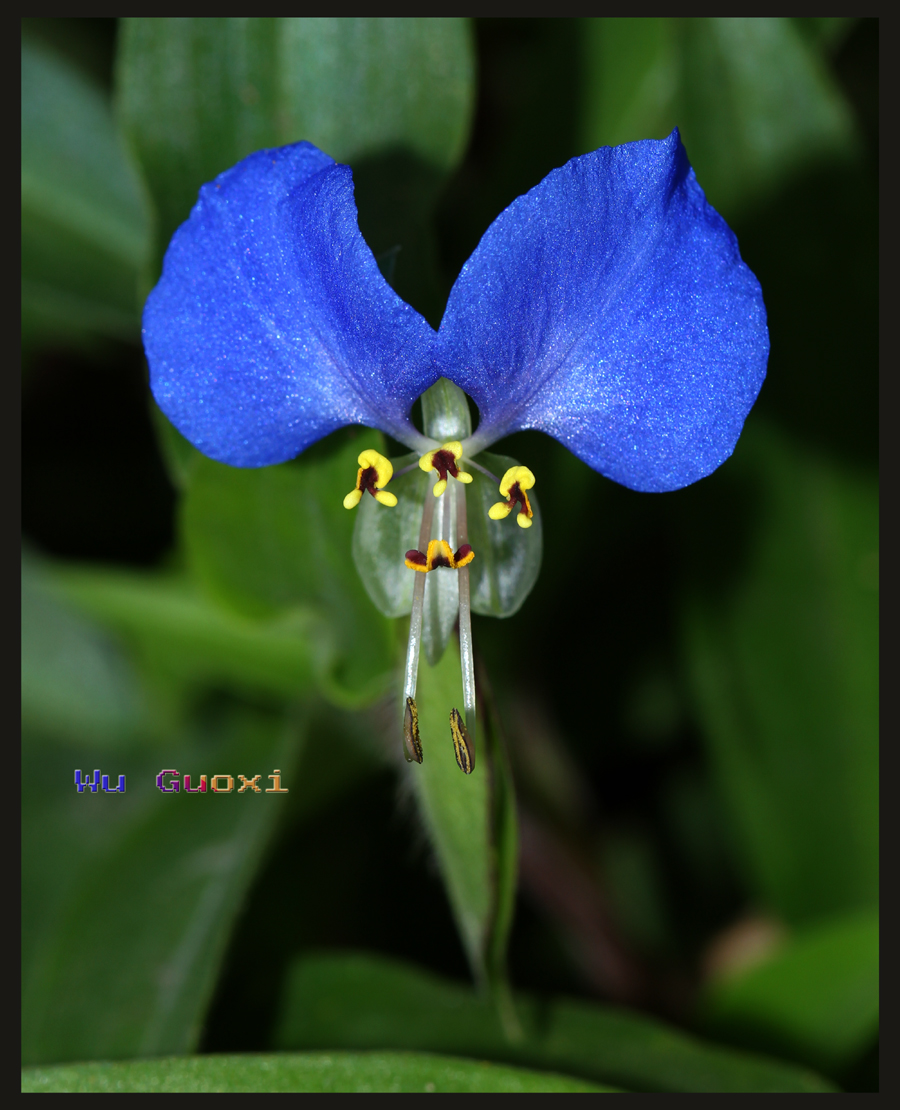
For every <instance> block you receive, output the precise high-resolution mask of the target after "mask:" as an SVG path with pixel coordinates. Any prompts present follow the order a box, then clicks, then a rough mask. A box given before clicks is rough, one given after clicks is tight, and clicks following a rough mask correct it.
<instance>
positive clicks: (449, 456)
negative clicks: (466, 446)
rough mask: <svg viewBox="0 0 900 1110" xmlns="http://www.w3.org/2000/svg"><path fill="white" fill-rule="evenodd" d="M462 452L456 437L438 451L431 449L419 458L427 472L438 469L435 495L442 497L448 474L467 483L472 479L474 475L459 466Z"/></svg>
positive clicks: (420, 466) (421, 465) (421, 468)
mask: <svg viewBox="0 0 900 1110" xmlns="http://www.w3.org/2000/svg"><path fill="white" fill-rule="evenodd" d="M462 453H463V452H462V444H461V443H460V442H459V440H458V439H454V440H451V441H450V442H449V443H445V444H444V446H443V447H438V448H437V450H436V451H429V452H428V454H427V455H423V456H422V457H421V459H419V469H420V470H424V471H425V473H426V474H427V473H428V471H429V470H436V471H437V474H438V481H437V482H436V483H435V486H434V496H435V497H440V496H441V494H442V493H443V492H444V490H445V489H446V488H447V475H448V474H449V475H450V477H451V478H456V480H457V481H459V482H463V483H464V484H465V485H468V483H469V482H471V481H472V475H471V474H467V473H466V472H465V471H464V470H460V469H459V467H458V466H457V463H458V462H459V460H460V459H461V458H462Z"/></svg>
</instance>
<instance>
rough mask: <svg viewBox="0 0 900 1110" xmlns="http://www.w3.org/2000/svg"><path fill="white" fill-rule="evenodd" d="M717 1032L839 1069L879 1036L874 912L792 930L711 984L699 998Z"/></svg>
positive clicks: (720, 1034) (823, 1068) (818, 1064)
mask: <svg viewBox="0 0 900 1110" xmlns="http://www.w3.org/2000/svg"><path fill="white" fill-rule="evenodd" d="M703 1009H704V1011H705V1024H706V1025H707V1027H708V1028H709V1029H710V1031H712V1032H715V1033H716V1034H717V1035H719V1036H722V1035H725V1036H728V1037H729V1038H730V1039H736V1040H739V1041H740V1042H741V1043H745V1044H750V1045H751V1046H753V1047H755V1048H761V1049H768V1050H770V1051H778V1052H780V1053H782V1054H785V1053H787V1054H790V1056H791V1057H792V1058H794V1059H797V1060H802V1061H803V1062H804V1063H807V1064H810V1065H811V1066H813V1067H816V1068H821V1069H822V1070H824V1071H827V1072H835V1071H840V1070H841V1069H842V1068H844V1067H846V1066H847V1065H849V1064H852V1063H853V1062H854V1061H855V1060H856V1059H857V1058H858V1057H859V1056H861V1055H862V1053H863V1052H864V1051H865V1050H866V1049H867V1048H869V1046H870V1045H871V1044H872V1042H873V1041H874V1040H875V1038H876V1037H877V1035H878V912H877V910H868V911H863V912H861V913H860V912H857V913H853V914H844V915H841V916H839V917H837V918H832V919H829V920H827V921H823V922H821V923H819V924H817V925H814V926H811V927H810V928H808V929H805V930H802V931H799V932H797V933H796V934H795V935H794V936H793V937H792V938H791V939H790V940H789V941H788V943H787V944H786V945H785V946H784V947H783V948H781V949H780V950H779V951H777V952H776V953H775V955H774V956H773V957H772V958H770V959H769V960H768V961H766V962H765V963H764V964H761V965H757V966H754V967H752V968H750V969H749V970H747V971H745V972H743V973H742V974H739V975H738V976H737V977H735V978H729V979H726V980H724V981H721V982H718V983H713V984H712V985H711V986H710V988H709V989H708V991H707V994H706V998H705V1000H704V1003H703Z"/></svg>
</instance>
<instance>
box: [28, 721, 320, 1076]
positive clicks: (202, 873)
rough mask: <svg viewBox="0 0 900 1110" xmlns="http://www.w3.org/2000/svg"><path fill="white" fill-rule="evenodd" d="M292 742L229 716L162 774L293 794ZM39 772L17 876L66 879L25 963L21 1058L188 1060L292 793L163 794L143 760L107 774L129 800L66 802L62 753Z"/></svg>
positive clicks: (290, 731)
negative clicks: (47, 784)
mask: <svg viewBox="0 0 900 1110" xmlns="http://www.w3.org/2000/svg"><path fill="white" fill-rule="evenodd" d="M300 738H301V733H300V731H299V730H298V728H297V727H296V726H295V727H291V728H288V727H286V726H285V723H284V722H283V721H281V720H280V719H278V718H275V719H271V718H270V719H267V718H265V717H262V716H259V715H256V716H254V715H253V714H246V715H243V716H241V715H237V714H235V715H233V716H231V717H230V718H229V720H228V722H227V724H226V725H224V726H220V727H219V728H217V729H216V743H215V744H214V745H210V744H206V745H197V746H194V747H192V748H184V747H181V748H178V749H175V750H172V751H170V752H169V753H168V754H167V756H166V757H165V760H166V762H165V767H168V768H173V769H177V770H179V771H181V772H182V773H183V772H191V773H192V774H193V776H194V783H195V785H196V784H197V781H198V777H199V775H200V774H201V773H205V774H207V776H210V783H211V776H212V775H214V774H218V773H222V774H230V775H231V776H232V777H233V778H234V779H235V781H237V775H238V773H243V774H245V775H247V776H253V775H255V774H257V773H261V774H262V775H263V776H266V775H267V774H268V773H269V772H270V771H271V770H272V769H273V767H277V768H280V769H282V771H283V772H284V779H285V781H283V784H282V785H284V786H287V787H288V789H290V787H289V780H290V769H291V768H292V767H293V765H294V761H295V758H296V754H297V751H298V745H299V742H300ZM156 758H157V759H159V758H160V757H159V756H157V757H156ZM57 764H61V766H59V767H57ZM43 766H44V768H45V769H46V768H51V769H53V771H54V772H55V773H53V774H51V782H53V783H55V784H57V785H55V786H54V787H53V788H52V789H51V792H50V794H49V795H44V796H40V797H34V798H28V799H26V821H25V836H24V846H23V847H24V860H25V867H24V870H25V872H26V873H27V874H29V875H30V876H31V877H32V882H34V881H35V877H36V876H39V875H41V874H42V873H47V874H48V875H49V876H50V879H51V881H52V876H53V874H54V873H55V871H56V870H57V868H55V866H54V864H55V861H56V859H57V857H60V858H65V859H66V860H68V861H69V865H72V864H74V865H75V867H76V871H75V873H74V874H69V875H68V876H67V879H68V886H67V889H66V896H65V897H64V898H63V899H62V902H61V904H57V905H56V907H55V910H54V913H53V915H52V918H51V920H50V921H49V922H48V923H44V922H42V923H41V925H42V926H43V925H45V924H46V927H45V928H43V931H42V933H41V935H40V937H39V938H38V939H37V941H36V942H35V944H34V945H33V951H32V955H31V960H30V962H29V964H28V965H27V966H26V967H25V973H24V983H23V1058H24V1059H25V1061H26V1062H38V1061H47V1060H52V1061H64V1060H79V1059H84V1058H85V1057H87V1058H91V1057H94V1058H96V1057H103V1058H107V1059H109V1058H116V1057H127V1056H135V1055H157V1054H160V1053H165V1052H189V1051H191V1050H192V1049H194V1048H195V1047H196V1044H197V1040H198V1037H199V1034H200V1028H201V1021H202V1019H203V1015H204V1013H205V1010H206V1006H207V1005H208V1002H209V999H210V997H211V994H212V991H213V987H214V985H215V980H216V975H217V972H218V967H219V963H220V961H221V958H222V955H223V953H224V949H225V945H226V943H227V940H228V936H229V932H230V928H231V925H232V923H233V921H234V918H235V915H236V913H237V911H238V908H239V906H240V903H241V899H242V897H243V895H244V892H245V891H246V889H247V887H248V885H249V883H250V880H251V878H252V876H253V873H254V870H255V868H256V866H257V864H258V861H259V858H260V855H261V853H262V851H263V849H264V847H265V845H266V843H267V841H268V839H269V837H270V835H271V833H272V831H273V830H274V828H275V825H276V822H277V820H278V818H279V816H280V815H281V814H282V813H283V807H284V804H285V799H287V798H288V797H289V794H266V793H260V794H255V793H252V792H251V793H249V794H248V793H244V794H240V793H238V792H236V791H235V792H232V793H228V794H221V793H219V794H213V793H211V792H207V793H203V794H196V795H187V794H184V793H177V794H172V793H170V794H162V793H160V792H159V791H158V790H157V789H156V783H155V773H157V772H158V771H159V770H160V766H159V764H158V763H156V764H153V765H151V764H150V763H149V761H148V760H147V759H146V757H145V758H144V759H143V760H140V761H139V760H137V758H136V757H132V758H131V759H130V761H125V763H124V765H117V766H115V767H113V766H111V765H110V767H109V770H110V771H111V772H112V773H113V775H114V776H116V777H117V775H118V774H120V773H123V772H124V773H125V774H126V789H127V793H125V794H104V793H102V792H98V793H97V794H91V793H87V792H86V793H84V794H76V792H75V789H74V787H73V786H72V778H71V769H70V768H71V754H70V753H69V752H68V751H66V752H64V753H62V754H61V755H60V754H57V755H56V756H53V755H52V753H49V752H47V751H45V752H44V753H43ZM40 780H41V776H40V775H28V776H26V782H32V783H36V782H38V781H40ZM113 781H115V777H114V778H113ZM263 781H264V782H265V781H266V780H265V777H264V779H263ZM223 785H224V784H223ZM61 792H65V794H66V795H67V796H69V795H71V797H70V798H69V804H67V805H64V804H63V799H62V798H61V797H60V794H61ZM117 808H118V809H121V810H122V811H123V813H124V814H125V815H126V816H125V817H123V819H122V820H121V821H120V822H119V823H118V824H114V825H113V826H111V827H110V828H109V830H108V831H109V832H110V834H111V835H110V837H109V840H108V842H107V843H106V844H105V845H103V846H102V847H99V846H98V845H96V843H94V844H93V847H92V848H88V849H87V850H85V851H81V850H80V848H79V845H80V844H81V843H82V842H83V841H85V839H87V840H88V841H92V840H93V838H92V837H91V825H92V824H93V822H92V820H91V818H92V815H93V814H94V813H95V811H99V813H98V814H97V816H106V815H107V814H108V813H109V812H111V811H112V812H114V811H115V810H116V809H117ZM45 812H48V813H49V814H50V816H51V817H55V818H56V822H55V824H53V825H52V830H53V832H55V834H56V835H55V836H54V835H50V836H48V835H46V833H45V831H44V825H45V822H44V818H43V814H44V813H45ZM107 824H108V823H107ZM39 856H40V858H38V857H39ZM27 910H28V906H27V905H26V911H27Z"/></svg>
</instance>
